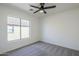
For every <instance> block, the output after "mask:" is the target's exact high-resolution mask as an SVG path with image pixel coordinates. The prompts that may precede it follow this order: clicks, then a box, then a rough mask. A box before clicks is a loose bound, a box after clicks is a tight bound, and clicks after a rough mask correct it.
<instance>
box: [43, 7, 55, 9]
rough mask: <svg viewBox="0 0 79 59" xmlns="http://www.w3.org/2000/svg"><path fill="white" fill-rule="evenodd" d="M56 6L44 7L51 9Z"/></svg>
mask: <svg viewBox="0 0 79 59" xmlns="http://www.w3.org/2000/svg"><path fill="white" fill-rule="evenodd" d="M55 7H56V6H49V7H44V9H51V8H55Z"/></svg>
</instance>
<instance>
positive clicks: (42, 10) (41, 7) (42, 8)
mask: <svg viewBox="0 0 79 59" xmlns="http://www.w3.org/2000/svg"><path fill="white" fill-rule="evenodd" d="M30 6H31V7H33V8H37V9H38V10H37V11H35V12H34V13H37V12H39V11H40V12H44V14H46V13H47V12H46V11H45V9H51V8H55V7H56V5H53V6H47V7H45V3H40V7H38V6H34V5H30Z"/></svg>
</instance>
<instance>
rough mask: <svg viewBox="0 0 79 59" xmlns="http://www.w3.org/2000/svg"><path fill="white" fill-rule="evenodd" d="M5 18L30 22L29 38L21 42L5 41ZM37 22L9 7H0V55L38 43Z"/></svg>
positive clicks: (35, 19)
mask: <svg viewBox="0 0 79 59" xmlns="http://www.w3.org/2000/svg"><path fill="white" fill-rule="evenodd" d="M7 16H13V17H20V18H24V19H26V20H27V19H28V20H30V21H31V33H30V34H31V37H30V39H23V40H14V41H8V40H7ZM39 37H40V35H39V21H38V19H37V18H34V17H33V16H31V15H29V14H28V13H26V12H24V11H22V10H19V9H17V8H14V7H10V6H5V5H4V6H3V5H0V54H1V53H4V52H7V51H10V50H13V49H16V48H19V47H22V46H25V45H28V44H30V43H33V42H36V41H39V39H40V38H39Z"/></svg>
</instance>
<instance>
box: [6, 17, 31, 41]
mask: <svg viewBox="0 0 79 59" xmlns="http://www.w3.org/2000/svg"><path fill="white" fill-rule="evenodd" d="M8 17H12V16H8ZM8 17H7V18H8ZM12 18H19V21H20V25H16V24H7V26H8V25H9V26H13V27H12V33H13V32H14V26H19V27H20V39H19V40H21V39H23V38H22V34H21V33H22V27H29V38H30V21H29V20H26V19H23V18H20V17H12ZM22 19H23V20H26V21H29V26H26V25H21V24H22V21H21V20H22ZM7 20H8V19H7ZM7 23H8V22H7ZM7 30H8V29H7ZM7 33H10V32H7Z"/></svg>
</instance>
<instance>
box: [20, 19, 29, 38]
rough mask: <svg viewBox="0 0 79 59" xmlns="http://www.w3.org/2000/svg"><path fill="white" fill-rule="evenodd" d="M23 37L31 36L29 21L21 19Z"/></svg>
mask: <svg viewBox="0 0 79 59" xmlns="http://www.w3.org/2000/svg"><path fill="white" fill-rule="evenodd" d="M21 38H29V21H26V20H24V19H22V20H21Z"/></svg>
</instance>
